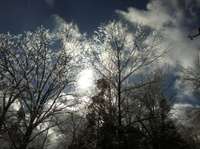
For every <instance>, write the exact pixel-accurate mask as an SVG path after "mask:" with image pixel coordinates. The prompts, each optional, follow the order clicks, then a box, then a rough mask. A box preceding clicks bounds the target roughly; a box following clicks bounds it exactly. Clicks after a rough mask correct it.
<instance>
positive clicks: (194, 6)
mask: <svg viewBox="0 0 200 149" xmlns="http://www.w3.org/2000/svg"><path fill="white" fill-rule="evenodd" d="M55 15H56V16H60V17H61V18H62V19H63V20H65V21H66V22H71V21H72V22H74V23H75V24H77V25H78V28H79V29H80V31H81V32H82V33H84V32H87V33H89V34H90V33H92V32H93V31H94V30H96V29H97V27H98V26H99V25H100V24H101V23H105V22H108V21H109V20H112V19H116V18H120V19H122V20H125V21H126V22H127V23H129V24H140V25H143V26H146V27H148V28H151V29H153V30H159V32H161V34H162V35H163V37H164V40H163V42H162V44H163V46H165V47H166V48H168V50H169V53H168V57H167V59H166V61H167V63H168V64H169V65H171V66H172V67H174V68H176V67H177V66H178V65H181V66H183V67H189V66H193V62H194V58H195V56H196V55H197V52H198V50H199V47H200V42H199V40H200V38H196V39H195V40H190V39H189V38H188V35H189V34H191V33H194V34H195V32H198V28H199V27H200V0H18V1H17V0H0V32H8V31H9V32H12V33H20V32H22V31H24V30H32V29H35V28H36V27H37V26H39V25H47V26H48V25H49V24H51V21H50V20H51V17H52V16H55ZM174 73H175V75H179V74H178V73H179V72H174ZM174 88H176V89H177V90H179V91H180V94H179V95H178V96H179V98H180V99H184V98H186V99H184V100H187V101H189V100H196V99H193V98H191V94H192V91H191V89H190V88H188V87H183V86H182V84H181V83H180V81H179V80H175V86H174ZM192 102H194V101H192ZM194 103H195V102H194Z"/></svg>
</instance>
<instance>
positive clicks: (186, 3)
mask: <svg viewBox="0 0 200 149" xmlns="http://www.w3.org/2000/svg"><path fill="white" fill-rule="evenodd" d="M195 4H196V5H195ZM194 5H195V6H194ZM197 6H199V7H200V1H198V0H152V1H150V2H149V3H148V4H147V10H139V9H137V8H129V9H128V11H117V13H118V14H119V15H120V16H121V17H122V18H124V19H125V20H126V21H128V22H130V23H133V24H140V25H143V26H147V27H150V28H152V29H154V30H159V31H160V32H161V34H162V36H163V37H164V39H163V43H162V44H163V45H165V46H166V47H167V48H169V53H168V54H169V55H168V62H169V63H170V64H174V65H176V64H177V62H178V63H180V64H181V65H182V66H184V67H187V66H191V65H192V63H193V58H194V55H196V51H197V50H198V47H199V46H200V44H199V43H198V40H195V41H191V40H190V39H189V38H188V34H189V33H190V25H191V24H194V23H196V20H197V17H196V16H195V14H197V12H196V10H195V9H196V8H197ZM192 16H193V17H192ZM197 16H198V15H197ZM168 46H169V47H168Z"/></svg>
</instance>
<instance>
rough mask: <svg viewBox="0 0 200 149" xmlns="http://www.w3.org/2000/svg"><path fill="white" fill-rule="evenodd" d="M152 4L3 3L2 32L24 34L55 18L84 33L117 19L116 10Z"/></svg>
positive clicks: (141, 0) (139, 0)
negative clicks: (71, 24)
mask: <svg viewBox="0 0 200 149" xmlns="http://www.w3.org/2000/svg"><path fill="white" fill-rule="evenodd" d="M147 2H148V0H0V22H1V23H0V32H12V33H20V32H23V31H24V30H33V29H35V28H36V27H37V26H40V25H46V24H48V23H50V22H49V19H50V17H51V16H52V15H58V16H60V17H62V18H63V19H64V20H65V21H67V22H74V23H75V24H77V25H78V27H79V29H80V31H81V32H88V33H90V32H93V31H94V30H95V29H96V27H97V26H99V25H100V24H101V23H103V22H106V21H108V20H110V19H113V18H115V17H117V15H116V13H115V11H116V10H127V8H128V7H136V8H139V9H145V7H146V4H147Z"/></svg>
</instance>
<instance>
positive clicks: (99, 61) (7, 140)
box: [0, 21, 200, 149]
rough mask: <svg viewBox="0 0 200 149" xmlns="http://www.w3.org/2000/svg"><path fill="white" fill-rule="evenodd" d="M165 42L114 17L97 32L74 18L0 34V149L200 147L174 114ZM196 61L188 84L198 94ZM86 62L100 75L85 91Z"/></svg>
mask: <svg viewBox="0 0 200 149" xmlns="http://www.w3.org/2000/svg"><path fill="white" fill-rule="evenodd" d="M162 42H163V41H162V36H161V35H159V32H156V31H152V30H150V29H145V28H143V27H141V26H136V27H135V29H134V30H133V29H131V30H130V29H129V28H128V26H126V25H125V24H123V23H121V22H115V21H113V22H109V23H108V24H105V25H102V26H101V27H99V29H98V30H97V31H96V32H95V33H94V35H93V36H92V37H91V38H87V37H86V36H85V35H81V34H80V33H79V31H78V29H77V27H76V26H74V25H73V24H61V25H60V27H59V28H57V29H55V30H53V31H49V30H47V29H45V28H43V27H39V28H38V29H37V30H36V31H34V32H24V33H23V34H20V35H10V34H0V142H1V143H0V148H1V149H55V148H56V149H197V148H198V145H199V135H198V134H195V133H193V132H192V131H190V130H189V129H190V128H189V127H186V126H185V125H183V124H181V123H178V122H177V121H176V120H175V119H173V114H174V113H173V112H172V108H173V104H174V103H173V102H172V101H175V99H173V100H171V96H169V95H168V94H166V92H167V91H166V90H167V89H166V88H167V87H166V86H165V82H166V81H167V80H168V78H167V71H168V69H167V68H166V67H165V62H164V61H165V56H166V54H167V49H164V47H162V46H160V45H161V43H162ZM197 59H198V60H197V62H196V63H195V64H196V66H195V67H194V68H189V69H187V70H184V69H183V70H182V73H183V74H184V75H183V79H182V82H183V83H185V82H186V83H188V84H191V86H192V87H193V88H194V90H195V92H194V94H195V96H197V97H198V96H199V66H200V64H199V58H197ZM87 68H91V69H92V70H93V73H94V74H95V78H96V81H95V83H94V86H95V87H94V89H91V90H92V91H91V92H92V93H90V94H89V93H88V94H87V93H85V94H84V97H83V95H82V94H80V92H81V91H79V88H77V83H76V82H77V76H78V74H79V73H80V72H81V71H82V70H84V69H87ZM84 98H87V100H89V102H87V104H84V103H83V102H82V103H80V102H81V101H82V100H84ZM173 98H176V97H173ZM196 113H197V114H196ZM196 113H195V114H194V115H193V117H194V119H198V112H196ZM180 119H181V117H180ZM193 129H194V130H195V129H198V128H195V127H194V128H193Z"/></svg>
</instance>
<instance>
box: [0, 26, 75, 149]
mask: <svg viewBox="0 0 200 149" xmlns="http://www.w3.org/2000/svg"><path fill="white" fill-rule="evenodd" d="M18 38H19V39H14V40H12V42H14V43H15V44H13V45H14V47H13V48H10V47H9V46H10V44H11V45H12V43H10V42H11V41H8V43H7V45H6V49H3V48H2V49H1V57H2V59H1V63H0V64H1V69H2V70H3V72H1V78H3V79H4V80H5V79H7V80H6V81H4V80H2V81H1V90H2V100H3V104H2V105H3V113H2V114H1V115H2V116H1V119H2V120H1V123H3V124H4V125H5V127H6V130H7V132H8V135H9V138H10V141H11V142H12V147H13V148H16V149H26V148H27V146H28V145H29V144H30V142H32V141H33V140H34V139H35V138H37V137H38V136H40V135H42V134H43V133H44V132H46V131H47V130H49V129H50V128H52V127H54V126H56V125H57V124H56V125H55V124H54V123H53V122H52V121H53V116H55V115H56V114H59V113H60V112H62V111H63V110H65V109H66V107H67V106H68V103H67V102H68V95H69V94H70V92H71V90H70V89H72V88H73V83H74V81H75V78H74V76H75V75H74V72H75V71H76V68H77V66H78V65H77V63H75V61H74V59H78V58H77V57H73V56H74V55H73V52H72V48H74V47H75V46H74V47H67V46H66V45H65V44H67V42H71V41H70V40H69V38H67V39H68V41H63V38H60V39H59V38H58V36H57V37H56V36H54V34H52V33H50V32H49V31H48V30H46V29H44V28H43V27H41V28H38V29H37V30H36V31H35V32H26V33H25V34H23V35H20V36H18ZM73 40H74V39H73ZM74 41H75V40H74ZM3 44H4V43H2V45H1V46H4V45H3ZM70 44H71V45H73V42H71V43H70ZM3 83H9V84H8V85H7V86H5V85H4V84H3ZM3 87H6V88H5V89H4V88H3ZM16 100H17V101H18V102H19V103H20V106H19V109H18V111H16V113H15V115H14V116H12V117H10V119H9V122H8V123H4V121H3V119H4V118H5V113H6V112H7V110H8V109H9V107H10V105H11V104H13V103H14V102H15V101H16ZM13 125H14V126H15V128H16V130H14V129H13V128H12V126H13ZM41 126H42V127H41ZM17 136H18V137H17Z"/></svg>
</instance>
